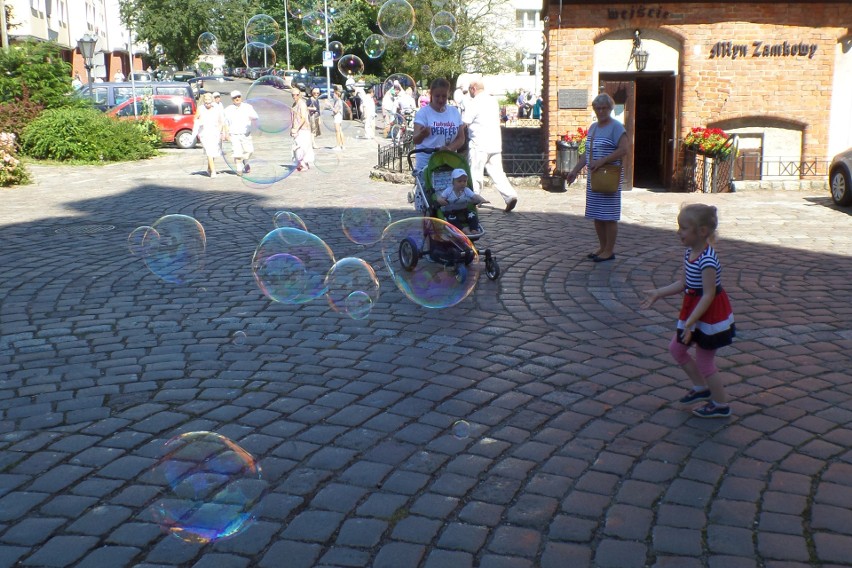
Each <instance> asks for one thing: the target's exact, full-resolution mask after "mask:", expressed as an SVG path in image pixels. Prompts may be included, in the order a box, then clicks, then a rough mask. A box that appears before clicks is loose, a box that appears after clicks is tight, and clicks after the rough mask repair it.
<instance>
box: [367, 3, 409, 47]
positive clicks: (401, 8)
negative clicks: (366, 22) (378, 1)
mask: <svg viewBox="0 0 852 568" xmlns="http://www.w3.org/2000/svg"><path fill="white" fill-rule="evenodd" d="M376 23H377V24H378V26H379V30H381V32H382V33H383V34H384V35H386V36H387V37H389V38H392V39H399V38H402V37H405V35H406V34H407V33H409V32H410V31H411V29H412V28H413V27H414V8H413V7H412V6H411V4H409V3H408V2H406V0H387V2H385V3H384V4H382V7H381V8H379V14H378V16H377V18H376Z"/></svg>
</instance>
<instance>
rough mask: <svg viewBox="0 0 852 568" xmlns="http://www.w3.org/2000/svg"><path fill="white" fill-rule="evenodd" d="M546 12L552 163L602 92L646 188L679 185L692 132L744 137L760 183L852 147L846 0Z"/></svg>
mask: <svg viewBox="0 0 852 568" xmlns="http://www.w3.org/2000/svg"><path fill="white" fill-rule="evenodd" d="M543 9H544V11H545V13H546V15H547V25H546V29H545V33H546V36H547V39H548V48H547V50H546V52H545V56H544V61H545V64H544V96H545V108H546V112H545V116H544V120H545V124H544V129H545V135H546V136H547V142H548V147H549V148H551V150H550V152H551V155H550V158H551V160H553V159H555V151H554V150H553V148H554V146H555V145H554V141H555V140H557V138H558V136H559V135H560V134H563V133H566V132H575V131H576V129H577V128H578V127H583V128H586V127H588V125H589V124H590V123H591V121H592V120H593V118H594V114H593V113H592V112H591V108H590V106H589V105H590V102H591V100H592V98H594V96H596V95H597V94H598V93H599V92H607V93H609V94H610V95H612V96H613V98H614V99H615V101H616V111H615V116H616V118H617V119H618V120H620V121H622V122H624V124H625V127H626V128H627V130H628V134H629V136H630V139H631V142H632V155H631V156H630V159H629V160H628V163H627V165H626V167H627V170H626V174H628V175H627V176H626V179H627V181H628V182H632V184H635V185H637V186H643V187H669V188H675V187H677V184H678V176H679V172H680V169H681V165H682V163H683V152H682V145H681V141H682V140H683V138H684V136H685V135H686V134H687V132H689V131H690V129H692V128H693V127H716V128H722V129H724V130H725V131H726V132H729V133H735V134H737V135H738V138H739V149H740V155H741V156H751V157H753V158H754V159H755V160H756V163H757V164H758V165H757V168H758V171H757V172H756V175H758V176H760V175H770V173H771V172H768V170H766V171H760V169H761V168H768V165H769V164H771V163H775V162H778V163H781V162H783V163H793V164H795V163H799V164H801V163H804V162H806V161H807V162H810V161H825V160H828V159H830V158H831V156H833V155H834V154H835V153H837V152H839V151H840V150H842V149H845V148H848V147H850V146H852V2H849V1H848V0H840V1H837V0H826V1H821V2H820V1H799V2H778V1H772V2H747V1H720V0H717V1H713V2H704V1H700V0H698V1H696V0H693V1H669V2H653V3H624V2H611V1H606V0H586V1H584V2H582V3H580V2H576V1H573V0H549V1H547V2H545V4H544V7H543ZM637 53H642V54H644V55H643V57H642V58H637V57H636V54H637ZM639 59H644V60H643V61H640V60H639ZM640 63H641V64H642V65H644V67H643V68H642V70H639V68H640V65H639V64H640ZM781 173H785V174H786V177H792V178H795V177H797V176H798V175H799V174H800V173H799V172H796V171H788V172H781ZM632 184H631V185H632Z"/></svg>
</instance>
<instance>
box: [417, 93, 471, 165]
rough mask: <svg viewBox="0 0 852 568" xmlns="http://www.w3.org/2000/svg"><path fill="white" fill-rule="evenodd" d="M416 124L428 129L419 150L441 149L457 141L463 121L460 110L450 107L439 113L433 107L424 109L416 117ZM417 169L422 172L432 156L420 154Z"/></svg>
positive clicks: (418, 146)
mask: <svg viewBox="0 0 852 568" xmlns="http://www.w3.org/2000/svg"><path fill="white" fill-rule="evenodd" d="M414 124H419V125H421V126H423V127H424V128H426V131H427V134H426V138H425V139H424V140H423V142H421V143H420V144H418V145H417V148H440V147H441V146H446V145H447V144H449V143H450V142H452V141H453V140H455V139H456V136H458V133H459V128H461V125H462V120H461V113H460V112H459V109H457V108H455V107H451V106H448V107H446V108H445V109H444V112H438V111H436V110H435V109H433V108H432V107H431V106H425V107H422V108H421V109H420V110H418V111H417V114H415V115H414ZM415 156H416V158H417V164H416V166H415V167H416V169H418V170H422V169H423V168H425V167H426V164H427V163H428V162H429V156H430V154H426V153H418V154H415Z"/></svg>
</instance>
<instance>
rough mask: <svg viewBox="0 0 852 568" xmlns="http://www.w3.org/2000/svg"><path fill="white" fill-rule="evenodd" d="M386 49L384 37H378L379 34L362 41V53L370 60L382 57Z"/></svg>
mask: <svg viewBox="0 0 852 568" xmlns="http://www.w3.org/2000/svg"><path fill="white" fill-rule="evenodd" d="M386 47H387V42H386V41H385V38H384V36H380V35H379V34H373V35H371V36H368V37H367V39H365V40H364V53H366V54H367V57H369V58H370V59H378V58H379V57H381V56H382V55H384V53H385V48H386Z"/></svg>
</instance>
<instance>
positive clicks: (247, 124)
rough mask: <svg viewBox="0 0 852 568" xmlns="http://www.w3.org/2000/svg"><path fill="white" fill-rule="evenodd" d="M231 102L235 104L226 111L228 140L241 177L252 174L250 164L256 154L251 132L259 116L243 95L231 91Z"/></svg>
mask: <svg viewBox="0 0 852 568" xmlns="http://www.w3.org/2000/svg"><path fill="white" fill-rule="evenodd" d="M231 101H232V102H233V103H234V104H232V105H231V106H229V107H228V108H226V109H225V123H226V124H227V126H228V139H229V140H230V141H231V150H232V152H233V154H234V163H235V164H236V167H237V175H238V176H241V175H243V173H249V172H251V166H249V163H248V160H249V158H250V157H251V155H252V153H253V152H254V144H253V143H252V139H251V131H252V126H253V124H254V123H255V122H256V121H257V119H258V116H257V112H255V110H254V108H253V107H252V106H251V105H250V104H248V103H244V102H243V95H242V93H240V92H239V91H231Z"/></svg>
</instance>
